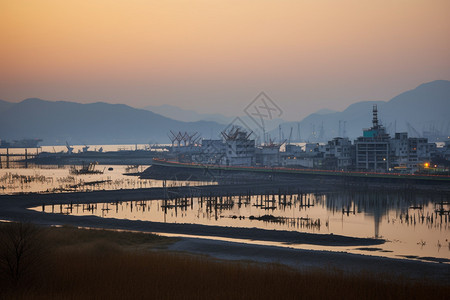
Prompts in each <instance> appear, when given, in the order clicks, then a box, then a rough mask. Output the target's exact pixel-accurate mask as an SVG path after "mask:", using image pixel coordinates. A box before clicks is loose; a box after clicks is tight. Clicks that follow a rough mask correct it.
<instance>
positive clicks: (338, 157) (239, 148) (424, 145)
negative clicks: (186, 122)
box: [170, 105, 450, 173]
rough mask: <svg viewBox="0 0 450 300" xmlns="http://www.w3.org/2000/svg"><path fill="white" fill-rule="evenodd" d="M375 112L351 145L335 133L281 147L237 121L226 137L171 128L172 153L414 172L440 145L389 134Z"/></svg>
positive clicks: (206, 160)
mask: <svg viewBox="0 0 450 300" xmlns="http://www.w3.org/2000/svg"><path fill="white" fill-rule="evenodd" d="M372 113H373V118H372V127H370V128H369V129H364V130H363V135H362V136H360V137H358V138H357V139H356V140H354V142H353V144H352V142H351V141H350V140H349V139H348V138H343V137H336V138H334V139H332V140H331V141H329V142H328V143H327V144H319V143H307V144H304V145H298V144H297V145H295V144H290V143H288V144H286V145H284V151H282V147H281V146H282V144H283V143H282V144H276V143H273V142H272V141H270V142H269V143H265V144H263V145H256V143H255V139H253V138H251V137H252V134H253V133H252V132H247V131H246V130H244V129H243V128H241V127H238V126H233V127H231V128H230V129H229V130H227V131H223V132H222V139H215V140H214V139H203V140H201V143H200V142H199V140H198V137H197V136H196V135H195V134H194V135H189V134H187V133H184V134H182V133H178V134H175V133H172V135H171V137H173V140H172V150H171V151H170V153H171V155H172V157H174V158H176V159H177V160H179V161H192V162H195V163H201V164H214V165H226V166H263V167H291V168H315V169H328V170H339V171H351V170H353V171H354V170H356V171H362V172H382V173H385V172H401V173H414V172H416V171H418V170H419V169H420V168H421V167H423V166H424V164H425V163H426V162H429V161H430V160H431V159H432V156H433V155H434V154H435V153H436V152H437V148H436V144H435V143H429V142H428V140H427V139H426V138H416V137H408V134H407V133H396V134H395V137H394V138H391V137H390V135H389V134H388V133H387V132H386V129H385V128H384V127H383V126H382V125H381V123H380V122H379V120H378V110H377V106H376V105H374V106H373V109H372ZM269 140H270V139H269ZM449 145H450V144H449V143H448V142H447V143H446V147H445V150H439V151H440V152H439V154H440V155H441V157H443V158H444V159H446V158H447V157H448V156H449V155H448V153H450V146H449Z"/></svg>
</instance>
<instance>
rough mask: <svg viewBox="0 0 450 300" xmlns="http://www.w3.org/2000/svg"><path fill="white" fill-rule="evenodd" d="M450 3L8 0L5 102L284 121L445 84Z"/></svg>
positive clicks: (3, 7) (3, 21)
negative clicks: (267, 110)
mask: <svg viewBox="0 0 450 300" xmlns="http://www.w3.org/2000/svg"><path fill="white" fill-rule="evenodd" d="M449 36H450V1H446V0H432V1H426V0H412V1H387V0H381V1H376V2H375V1H374V2H368V1H350V0H343V1H333V0H323V1H312V0H311V1H308V0H307V1H293V0H290V1H283V2H280V1H275V0H268V1H250V0H246V1H222V0H217V1H200V0H191V1H181V0H180V1H138V0H131V1H126V2H125V1H124V2H122V1H118V2H112V1H107V0H93V1H89V2H87V3H80V2H79V1H53V0H42V1H33V2H28V1H20V0H19V1H2V3H1V4H0V40H1V41H2V47H1V48H0V66H1V67H0V99H2V100H6V101H11V102H19V101H22V100H23V99H25V98H30V97H37V98H42V99H46V100H66V101H76V102H81V103H90V102H97V101H103V102H108V103H124V104H127V105H130V106H133V107H137V108H142V107H145V106H149V105H163V104H169V105H174V106H178V107H181V108H184V109H191V110H195V111H198V112H200V113H221V114H224V115H228V116H233V115H242V114H243V110H244V108H245V107H246V105H247V104H248V103H250V102H251V101H252V100H253V99H254V97H256V96H257V95H258V94H259V92H261V91H264V92H266V93H267V94H268V95H269V96H270V97H271V98H272V99H273V100H274V101H276V103H277V104H278V105H279V106H280V108H281V109H282V110H283V115H282V116H281V117H282V118H283V119H286V120H300V119H302V118H304V117H305V116H307V115H309V114H310V113H313V112H315V111H317V110H320V109H323V108H327V109H333V110H339V111H341V110H343V109H345V108H346V107H347V106H348V105H349V104H352V103H355V102H359V101H365V100H382V101H387V100H389V99H391V98H392V97H394V96H396V95H398V94H400V93H401V92H404V91H405V90H409V89H414V88H415V87H417V86H418V85H420V84H422V83H425V82H430V81H433V80H439V79H443V80H450V39H449V38H448V37H449Z"/></svg>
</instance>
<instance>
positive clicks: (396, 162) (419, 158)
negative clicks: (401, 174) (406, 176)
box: [390, 132, 436, 172]
mask: <svg viewBox="0 0 450 300" xmlns="http://www.w3.org/2000/svg"><path fill="white" fill-rule="evenodd" d="M390 146H391V154H392V156H391V166H392V167H393V168H394V169H396V170H399V171H401V170H404V171H405V172H415V171H417V170H418V169H419V167H420V165H423V164H425V163H427V162H428V163H429V162H430V160H431V155H432V154H433V153H434V152H435V151H436V144H435V143H428V139H427V138H416V137H408V133H406V132H400V133H396V134H395V138H393V139H391V145H390Z"/></svg>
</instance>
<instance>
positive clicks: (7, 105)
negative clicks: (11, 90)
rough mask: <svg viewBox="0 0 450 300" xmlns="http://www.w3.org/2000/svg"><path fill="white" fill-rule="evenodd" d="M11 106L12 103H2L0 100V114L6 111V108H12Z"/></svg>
mask: <svg viewBox="0 0 450 300" xmlns="http://www.w3.org/2000/svg"><path fill="white" fill-rule="evenodd" d="M13 105H14V103H11V102H7V101H4V100H0V114H1V113H2V112H3V111H5V110H7V109H8V108H10V107H11V106H13Z"/></svg>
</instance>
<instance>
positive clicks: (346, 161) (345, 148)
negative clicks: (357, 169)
mask: <svg viewBox="0 0 450 300" xmlns="http://www.w3.org/2000/svg"><path fill="white" fill-rule="evenodd" d="M352 147H353V146H352V142H351V141H350V140H349V139H348V138H341V137H337V138H334V139H333V140H331V141H329V142H328V144H326V145H324V146H323V147H322V148H323V152H324V160H325V162H329V163H328V164H327V168H329V169H339V170H342V169H347V168H350V167H351V166H352V161H353V160H352Z"/></svg>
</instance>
